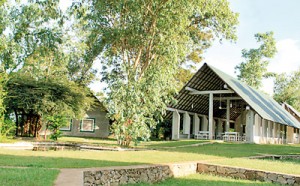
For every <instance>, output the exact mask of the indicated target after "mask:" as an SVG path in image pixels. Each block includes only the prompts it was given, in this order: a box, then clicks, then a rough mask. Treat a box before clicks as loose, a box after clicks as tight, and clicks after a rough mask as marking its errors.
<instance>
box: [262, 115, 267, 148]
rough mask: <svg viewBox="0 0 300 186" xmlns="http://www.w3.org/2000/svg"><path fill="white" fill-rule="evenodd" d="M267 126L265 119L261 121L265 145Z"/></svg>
mask: <svg viewBox="0 0 300 186" xmlns="http://www.w3.org/2000/svg"><path fill="white" fill-rule="evenodd" d="M265 125H266V122H265V119H262V120H261V129H262V130H261V132H262V135H261V137H262V143H265V142H266V131H265V130H266V127H265Z"/></svg>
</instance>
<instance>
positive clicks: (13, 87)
mask: <svg viewBox="0 0 300 186" xmlns="http://www.w3.org/2000/svg"><path fill="white" fill-rule="evenodd" d="M7 89H8V96H7V99H6V105H8V107H9V108H10V109H12V110H13V109H22V110H23V111H25V113H30V112H32V113H34V114H38V115H56V114H67V115H69V116H72V117H76V116H79V117H80V116H82V115H83V113H84V112H85V111H86V110H87V109H88V108H89V107H90V105H91V103H92V102H93V98H91V97H90V93H89V90H88V89H87V88H85V87H81V86H78V85H77V84H76V83H74V82H72V81H67V80H65V79H58V78H57V79H54V78H52V79H39V80H36V79H34V78H32V77H30V76H27V75H21V74H15V75H14V76H11V78H10V80H9V81H8V83H7Z"/></svg>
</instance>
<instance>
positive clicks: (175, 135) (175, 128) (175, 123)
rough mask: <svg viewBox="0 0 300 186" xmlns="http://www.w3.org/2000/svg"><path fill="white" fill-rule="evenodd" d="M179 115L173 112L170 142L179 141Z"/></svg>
mask: <svg viewBox="0 0 300 186" xmlns="http://www.w3.org/2000/svg"><path fill="white" fill-rule="evenodd" d="M179 129H180V115H179V113H178V111H177V110H175V111H174V112H173V118H172V140H179Z"/></svg>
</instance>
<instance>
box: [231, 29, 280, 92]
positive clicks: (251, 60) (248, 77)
mask: <svg viewBox="0 0 300 186" xmlns="http://www.w3.org/2000/svg"><path fill="white" fill-rule="evenodd" d="M255 39H256V41H257V42H261V43H262V44H261V45H260V46H259V48H256V49H250V50H246V49H243V50H242V57H243V58H245V62H242V63H240V64H239V65H237V66H236V67H235V70H237V71H238V73H239V74H238V75H237V76H238V79H239V80H242V81H243V82H245V83H247V84H248V85H250V86H251V87H253V88H256V89H259V88H260V87H261V82H262V79H263V78H264V77H270V76H273V73H269V72H267V67H268V64H269V61H268V60H269V58H272V57H274V55H275V54H276V52H277V49H276V42H275V39H274V34H273V32H266V33H258V34H255Z"/></svg>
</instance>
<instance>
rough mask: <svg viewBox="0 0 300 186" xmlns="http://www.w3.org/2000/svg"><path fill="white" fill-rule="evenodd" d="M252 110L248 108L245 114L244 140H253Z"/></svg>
mask: <svg viewBox="0 0 300 186" xmlns="http://www.w3.org/2000/svg"><path fill="white" fill-rule="evenodd" d="M254 131H255V125H254V112H253V111H252V110H248V111H247V114H246V141H247V142H254V140H253V139H254V137H253V136H254Z"/></svg>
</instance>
